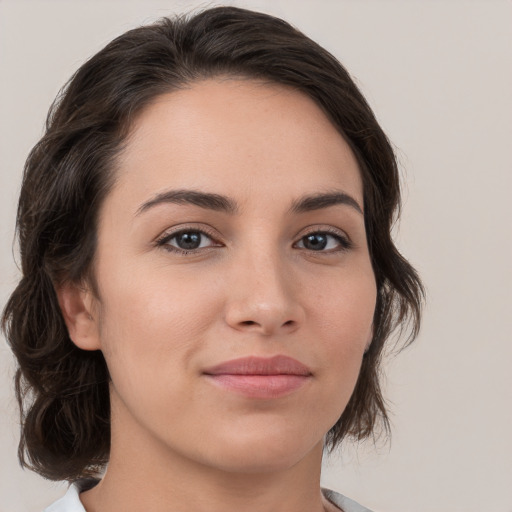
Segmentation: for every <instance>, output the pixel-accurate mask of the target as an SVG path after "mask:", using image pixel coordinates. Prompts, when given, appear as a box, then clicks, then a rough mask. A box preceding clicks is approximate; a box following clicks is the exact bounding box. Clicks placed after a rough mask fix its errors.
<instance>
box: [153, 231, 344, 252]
mask: <svg viewBox="0 0 512 512" xmlns="http://www.w3.org/2000/svg"><path fill="white" fill-rule="evenodd" d="M184 233H199V234H200V235H203V236H206V237H208V238H209V239H211V240H212V241H213V242H215V235H214V234H213V233H210V232H209V231H208V230H206V229H204V228H202V229H199V228H192V227H190V228H184V229H180V230H178V231H174V232H172V233H165V234H164V235H163V236H162V237H160V238H158V239H157V240H156V245H157V246H158V247H162V248H163V249H165V250H166V251H168V252H172V253H175V254H179V255H183V256H186V255H188V254H197V253H198V252H199V251H203V250H204V249H210V248H211V247H215V245H214V246H210V247H202V248H197V249H191V250H186V249H180V248H179V247H174V246H172V245H170V244H169V242H170V241H171V240H173V239H174V238H176V237H177V236H179V235H181V234H184ZM310 235H328V236H331V237H333V238H335V239H336V241H337V242H338V243H339V245H340V247H339V248H338V249H334V250H333V249H330V250H327V251H322V250H321V251H314V250H312V249H306V248H301V249H303V250H305V251H309V252H311V253H317V254H324V255H328V254H336V253H340V252H345V251H348V250H350V249H352V247H353V244H352V242H351V241H350V240H349V238H348V237H346V236H343V235H341V234H340V233H339V231H337V230H334V229H332V228H326V229H320V230H312V231H309V232H308V233H305V234H304V235H302V236H301V237H300V239H299V242H300V241H302V240H304V239H305V238H306V237H308V236H310ZM296 243H298V242H295V244H296ZM295 244H294V245H295ZM217 247H218V245H217Z"/></svg>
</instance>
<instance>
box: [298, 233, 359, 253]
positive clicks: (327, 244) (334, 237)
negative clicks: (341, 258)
mask: <svg viewBox="0 0 512 512" xmlns="http://www.w3.org/2000/svg"><path fill="white" fill-rule="evenodd" d="M351 246H352V244H351V242H350V241H349V240H348V238H346V237H343V236H341V235H339V234H334V233H329V232H325V231H316V232H314V233H308V234H307V235H305V236H303V237H302V238H301V239H300V240H299V241H298V242H297V244H296V247H298V248H299V249H306V250H308V251H315V252H337V251H345V250H347V249H350V247H351Z"/></svg>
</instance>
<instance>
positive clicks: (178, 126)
mask: <svg viewBox="0 0 512 512" xmlns="http://www.w3.org/2000/svg"><path fill="white" fill-rule="evenodd" d="M118 163H119V165H118V169H119V175H118V180H117V185H116V187H115V188H118V189H119V190H120V191H121V192H123V193H125V195H127V196H129V197H130V198H131V199H133V200H134V201H137V200H140V199H142V198H143V197H144V196H146V197H147V196H150V195H151V194H154V193H158V192H160V191H162V190H164V189H165V188H169V187H176V186H179V187H181V188H188V187H190V188H196V189H197V188H202V189H203V188H204V189H207V190H208V191H209V192H216V193H221V194H224V195H233V196H236V197H238V198H240V199H241V200H242V202H243V201H244V200H247V201H248V200H250V198H251V197H258V196H262V195H264V196H267V197H270V196H275V198H276V199H281V198H282V197H283V195H285V194H286V195H289V196H291V197H293V196H298V195H301V194H304V192H307V191H311V190H313V189H314V191H315V192H316V191H322V190H329V189H333V188H336V189H340V188H341V189H343V190H345V191H346V192H348V193H350V194H352V195H354V196H355V198H356V199H357V200H359V201H361V203H360V204H362V183H361V177H360V172H359V168H358V164H357V161H356V159H355V157H354V155H353V153H352V151H351V150H350V147H349V146H348V144H347V143H346V142H345V140H344V139H343V137H342V136H341V135H340V133H339V132H338V130H337V129H336V128H335V127H334V126H333V125H332V123H331V122H330V120H329V119H328V118H327V116H326V115H325V114H324V112H323V111H322V110H321V109H320V108H319V107H318V105H316V103H315V102H314V101H313V100H312V99H311V98H309V97H308V96H306V95H305V94H303V93H301V92H299V91H296V90H294V89H292V88H289V87H286V86H281V85H277V84H268V83H262V82H257V81H254V80H244V79H235V78H225V79H216V80H206V81H203V82H198V83H194V84H192V85H190V86H187V87H186V88H184V89H181V90H178V91H174V92H170V93H167V94H163V95H160V96H158V97H157V98H155V100H154V101H153V102H152V103H151V104H150V105H149V106H148V107H146V108H145V109H144V110H143V111H142V113H141V114H140V115H139V116H138V118H137V119H136V121H135V122H134V125H133V128H132V131H131V134H130V136H129V137H128V141H127V144H126V146H125V149H124V151H123V152H122V154H121V156H120V158H119V162H118ZM114 192H115V191H114Z"/></svg>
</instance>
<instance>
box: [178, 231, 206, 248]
mask: <svg viewBox="0 0 512 512" xmlns="http://www.w3.org/2000/svg"><path fill="white" fill-rule="evenodd" d="M176 241H177V243H178V246H179V247H180V249H197V248H198V247H199V246H200V245H201V234H200V233H196V232H193V231H191V232H188V233H181V234H180V235H178V236H177V240H176Z"/></svg>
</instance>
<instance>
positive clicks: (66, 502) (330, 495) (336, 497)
mask: <svg viewBox="0 0 512 512" xmlns="http://www.w3.org/2000/svg"><path fill="white" fill-rule="evenodd" d="M94 485H95V482H94V481H92V480H81V481H78V482H76V483H75V484H73V485H71V486H70V487H69V489H68V492H67V493H66V494H65V496H63V497H62V498H61V499H60V500H57V501H56V502H55V503H53V505H50V506H49V507H47V508H45V509H44V511H43V512H86V510H85V508H84V506H83V505H82V502H81V501H80V498H79V497H78V495H79V494H80V492H82V491H85V490H86V489H90V488H91V487H94ZM322 492H323V494H324V496H325V497H326V498H327V499H328V500H329V501H330V502H331V503H333V504H334V505H336V506H337V507H338V508H340V509H341V510H342V511H343V512H371V510H370V509H368V508H366V507H363V506H362V505H359V504H358V503H356V502H355V501H353V500H351V499H349V498H346V497H345V496H342V495H341V494H339V493H337V492H334V491H331V490H329V489H322Z"/></svg>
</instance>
